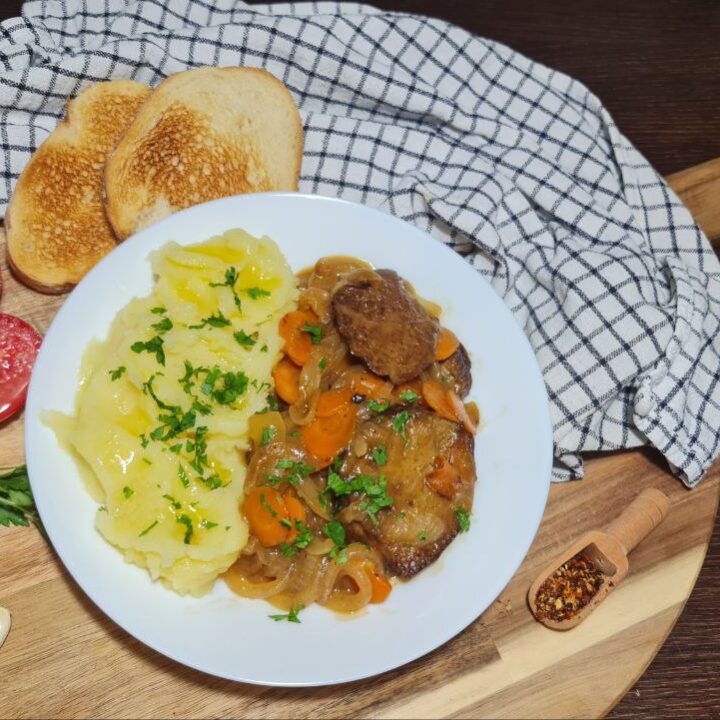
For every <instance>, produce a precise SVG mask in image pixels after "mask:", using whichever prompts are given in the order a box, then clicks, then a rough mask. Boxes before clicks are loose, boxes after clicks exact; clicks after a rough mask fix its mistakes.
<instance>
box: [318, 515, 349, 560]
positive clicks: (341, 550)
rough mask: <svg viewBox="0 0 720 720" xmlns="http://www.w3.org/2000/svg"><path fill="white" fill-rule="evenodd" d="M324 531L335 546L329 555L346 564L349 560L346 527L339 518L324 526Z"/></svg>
mask: <svg viewBox="0 0 720 720" xmlns="http://www.w3.org/2000/svg"><path fill="white" fill-rule="evenodd" d="M323 533H324V534H325V535H327V537H329V538H330V539H331V540H332V541H333V545H335V547H334V548H333V549H332V550H331V551H330V553H329V555H330V557H331V558H333V559H334V560H335V562H337V564H338V565H344V564H345V563H346V562H347V551H346V549H345V527H344V526H343V524H342V523H341V522H340V521H339V520H331V521H330V522H329V523H328V524H327V525H326V526H325V527H324V528H323Z"/></svg>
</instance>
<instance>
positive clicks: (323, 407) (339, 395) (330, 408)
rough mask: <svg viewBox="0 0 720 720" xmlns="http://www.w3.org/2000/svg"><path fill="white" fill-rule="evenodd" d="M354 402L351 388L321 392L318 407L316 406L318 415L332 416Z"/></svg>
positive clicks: (316, 414)
mask: <svg viewBox="0 0 720 720" xmlns="http://www.w3.org/2000/svg"><path fill="white" fill-rule="evenodd" d="M351 402H352V390H351V389H350V388H340V389H339V390H327V391H325V392H324V393H320V397H319V398H318V403H317V407H316V408H315V416H316V417H330V416H331V415H335V414H336V413H338V412H340V411H341V410H342V409H343V408H344V407H346V406H347V405H349V404H350V403H351Z"/></svg>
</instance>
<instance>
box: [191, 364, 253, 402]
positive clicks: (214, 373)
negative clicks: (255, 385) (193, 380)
mask: <svg viewBox="0 0 720 720" xmlns="http://www.w3.org/2000/svg"><path fill="white" fill-rule="evenodd" d="M218 381H219V383H220V386H219V387H216V385H217V383H218ZM247 386H248V376H247V375H246V374H245V373H244V372H242V371H238V372H232V371H230V372H226V373H224V372H223V371H222V370H221V369H220V368H219V367H217V365H216V366H215V367H214V368H212V370H208V371H207V374H206V375H205V381H204V382H203V384H202V387H201V388H200V390H201V392H202V393H203V394H205V395H209V396H210V397H212V399H213V400H215V402H216V403H218V404H220V405H230V404H231V403H234V402H235V401H236V400H237V399H238V397H240V395H242V394H243V393H244V392H245V390H247Z"/></svg>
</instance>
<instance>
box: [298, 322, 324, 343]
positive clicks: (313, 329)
mask: <svg viewBox="0 0 720 720" xmlns="http://www.w3.org/2000/svg"><path fill="white" fill-rule="evenodd" d="M300 330H302V331H303V332H306V333H307V334H308V335H310V337H311V338H312V342H313V345H319V344H320V341H321V340H322V328H321V327H320V326H319V325H307V324H306V325H303V326H302V327H301V328H300Z"/></svg>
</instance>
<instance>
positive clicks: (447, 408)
mask: <svg viewBox="0 0 720 720" xmlns="http://www.w3.org/2000/svg"><path fill="white" fill-rule="evenodd" d="M422 394H423V397H424V398H425V402H426V403H427V404H428V405H429V406H430V407H431V408H432V409H433V410H434V411H435V412H436V413H437V414H438V415H440V416H441V417H444V418H447V419H448V420H454V421H455V422H457V420H458V418H457V415H456V413H455V410H454V408H453V407H452V406H451V405H450V403H449V402H448V395H447V390H446V389H445V388H444V387H443V386H442V385H441V384H440V383H439V382H437V380H425V381H424V382H423V384H422Z"/></svg>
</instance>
